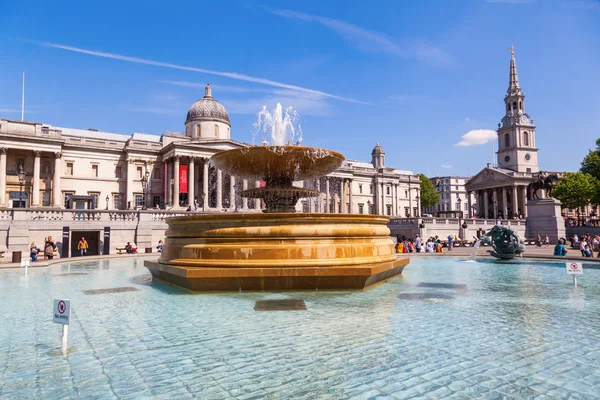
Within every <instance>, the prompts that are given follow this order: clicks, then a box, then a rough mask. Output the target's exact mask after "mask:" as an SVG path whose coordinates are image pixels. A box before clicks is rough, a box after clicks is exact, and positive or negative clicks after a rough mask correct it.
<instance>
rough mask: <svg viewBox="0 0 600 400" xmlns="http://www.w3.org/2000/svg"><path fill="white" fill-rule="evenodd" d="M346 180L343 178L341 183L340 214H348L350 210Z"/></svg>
mask: <svg viewBox="0 0 600 400" xmlns="http://www.w3.org/2000/svg"><path fill="white" fill-rule="evenodd" d="M345 186H346V180H345V179H343V178H342V180H341V183H340V208H339V210H338V212H339V213H340V214H346V213H347V212H348V208H346V193H345V192H346V188H345Z"/></svg>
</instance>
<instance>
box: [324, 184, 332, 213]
mask: <svg viewBox="0 0 600 400" xmlns="http://www.w3.org/2000/svg"><path fill="white" fill-rule="evenodd" d="M330 201H331V197H330V195H329V178H327V177H325V212H326V213H328V212H331V209H330V208H329V207H330Z"/></svg>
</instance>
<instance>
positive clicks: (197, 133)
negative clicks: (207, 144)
mask: <svg viewBox="0 0 600 400" xmlns="http://www.w3.org/2000/svg"><path fill="white" fill-rule="evenodd" d="M201 134H202V129H201V128H200V124H198V125H196V135H194V137H195V138H199V137H200V136H201Z"/></svg>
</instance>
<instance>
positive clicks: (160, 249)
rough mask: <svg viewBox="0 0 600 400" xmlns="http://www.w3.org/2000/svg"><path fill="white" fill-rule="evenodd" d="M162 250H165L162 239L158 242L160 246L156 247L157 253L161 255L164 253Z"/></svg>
mask: <svg viewBox="0 0 600 400" xmlns="http://www.w3.org/2000/svg"><path fill="white" fill-rule="evenodd" d="M162 248H163V241H162V239H161V240H159V241H158V245H157V246H156V251H158V252H159V253H162Z"/></svg>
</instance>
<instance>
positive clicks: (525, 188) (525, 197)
mask: <svg viewBox="0 0 600 400" xmlns="http://www.w3.org/2000/svg"><path fill="white" fill-rule="evenodd" d="M522 188H523V194H522V196H523V208H522V209H521V211H523V218H527V186H522Z"/></svg>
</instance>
